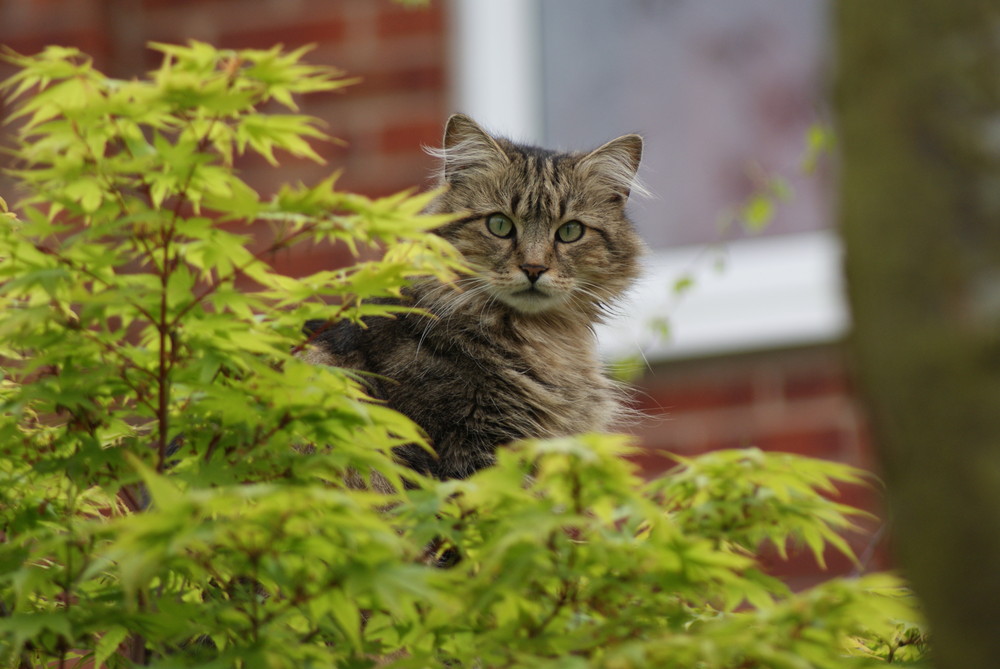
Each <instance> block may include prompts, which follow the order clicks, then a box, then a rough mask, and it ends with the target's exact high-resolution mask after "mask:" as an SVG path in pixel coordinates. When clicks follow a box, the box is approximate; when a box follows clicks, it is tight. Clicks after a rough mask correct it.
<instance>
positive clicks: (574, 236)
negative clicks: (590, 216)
mask: <svg viewBox="0 0 1000 669" xmlns="http://www.w3.org/2000/svg"><path fill="white" fill-rule="evenodd" d="M580 237H583V223H581V222H580V221H569V222H568V223H563V224H562V225H560V226H559V229H558V230H556V239H558V240H559V241H561V242H565V243H567V244H568V243H570V242H575V241H576V240H578V239H580Z"/></svg>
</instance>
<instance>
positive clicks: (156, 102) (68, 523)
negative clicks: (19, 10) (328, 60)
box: [0, 42, 925, 668]
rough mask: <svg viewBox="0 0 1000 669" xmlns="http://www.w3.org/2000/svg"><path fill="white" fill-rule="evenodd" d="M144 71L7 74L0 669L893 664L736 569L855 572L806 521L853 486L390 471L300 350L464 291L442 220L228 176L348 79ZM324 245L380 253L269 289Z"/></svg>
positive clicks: (335, 372)
mask: <svg viewBox="0 0 1000 669" xmlns="http://www.w3.org/2000/svg"><path fill="white" fill-rule="evenodd" d="M154 48H155V49H157V50H158V51H160V52H161V53H163V54H164V62H163V65H162V66H161V67H160V68H159V69H158V70H156V71H155V72H154V73H152V74H151V76H150V78H149V79H146V80H135V81H117V80H113V79H109V78H107V77H105V76H104V75H102V74H101V73H99V72H97V71H96V70H94V69H93V67H92V64H91V63H90V61H89V59H87V58H86V57H84V56H83V55H82V54H80V53H79V52H77V51H75V50H73V49H63V48H57V47H50V48H49V49H47V50H45V51H44V52H43V53H41V54H39V55H37V56H33V57H27V56H19V55H16V54H10V53H8V54H7V56H6V57H7V58H8V59H9V60H11V61H12V62H13V63H14V64H15V65H16V66H17V67H18V71H17V73H16V74H15V75H14V76H13V77H12V78H11V79H9V80H8V81H7V82H6V83H5V84H3V88H4V90H5V91H6V92H7V94H8V96H9V97H10V98H12V99H14V100H17V101H19V102H18V106H17V107H16V109H15V111H14V113H13V116H14V117H15V118H19V119H21V121H22V125H21V126H20V128H19V130H18V133H19V135H18V142H19V144H18V146H17V148H16V149H15V152H16V154H17V157H18V159H19V162H18V165H19V167H18V169H17V170H16V171H15V173H14V174H15V176H17V177H18V178H19V179H20V180H21V182H22V184H23V186H24V192H25V193H26V197H25V198H24V200H22V201H21V202H20V203H18V209H17V211H18V213H19V217H20V218H18V217H15V216H14V215H13V214H12V213H11V212H8V211H7V203H5V202H4V201H3V200H0V217H2V224H0V366H2V375H0V663H2V664H4V665H5V666H6V665H11V666H13V665H17V664H21V665H24V666H49V665H52V666H55V665H57V664H65V663H66V661H68V660H74V659H77V658H80V659H83V660H84V661H93V662H94V663H95V664H97V665H100V664H102V663H104V664H106V665H107V666H114V667H126V666H135V662H133V661H132V660H129V659H127V658H126V657H125V656H124V655H123V654H121V650H122V649H123V648H126V647H128V648H132V649H141V653H138V654H139V655H144V656H145V657H146V660H144V662H146V663H148V664H149V665H150V666H159V667H230V666H244V667H256V666H270V667H289V668H292V667H295V668H298V667H308V666H317V667H331V666H338V667H364V666H372V665H373V664H374V663H375V662H376V661H378V662H380V663H382V664H384V665H389V664H391V665H392V666H398V667H427V666H442V665H444V664H448V665H450V666H469V667H471V666H531V667H543V666H551V667H557V666H558V667H589V666H594V667H598V666H600V667H632V666H635V667H646V666H665V667H667V666H677V667H694V666H705V667H741V666H742V667H747V666H762V667H764V666H766V667H781V666H789V667H793V666H794V667H799V666H817V667H826V666H831V667H832V666H854V665H852V664H850V663H849V662H848V660H847V659H845V658H847V657H848V656H857V657H858V658H860V660H859V661H863V662H868V661H871V662H881V661H882V660H888V659H892V658H894V657H896V658H898V657H903V656H904V655H906V654H907V653H909V654H911V655H914V656H919V654H920V653H919V651H920V649H921V648H922V647H923V645H924V644H925V637H924V635H923V632H922V631H921V630H920V627H919V624H918V623H917V622H913V621H914V620H915V616H914V615H913V614H912V611H911V609H910V607H909V605H908V601H907V599H906V596H905V594H904V593H902V592H901V591H900V588H899V587H898V584H897V583H895V582H894V581H888V582H886V581H884V580H880V581H875V580H871V579H866V580H861V581H835V582H833V583H831V584H828V585H825V586H823V587H821V588H819V589H815V590H812V591H808V592H805V593H801V594H797V595H792V594H791V593H789V591H788V590H787V588H785V587H784V586H783V585H782V584H781V583H779V582H777V581H776V580H774V579H773V578H771V577H769V576H767V575H766V574H764V573H762V571H761V568H760V565H759V564H758V563H757V560H756V558H755V557H754V555H755V552H756V551H757V550H758V548H759V547H760V545H761V544H762V543H764V542H768V543H771V544H773V545H774V546H776V547H777V550H778V551H779V552H780V551H783V550H784V547H785V545H786V543H787V542H801V543H804V544H805V545H806V546H808V547H809V548H810V549H811V550H812V551H813V552H814V554H815V555H816V557H817V559H818V560H820V561H822V556H823V554H824V550H825V549H826V547H828V546H833V547H834V548H836V549H838V550H841V551H842V552H845V553H848V554H849V553H850V549H849V547H848V546H847V544H846V543H844V540H843V539H842V538H841V535H840V534H839V532H840V531H842V530H845V529H850V528H851V527H852V524H851V519H852V518H853V517H855V516H856V515H857V512H856V511H855V510H853V509H850V508H848V507H845V506H843V505H839V504H837V503H835V502H833V501H831V500H830V499H829V497H828V495H830V494H832V493H833V492H834V490H835V489H834V484H836V483H844V482H846V483H852V484H856V483H858V482H859V481H860V476H859V474H858V473H857V472H856V471H855V470H852V469H850V468H846V467H843V466H839V465H834V464H830V463H820V462H816V461H811V460H807V459H803V458H794V457H792V456H781V455H768V454H764V453H761V452H759V451H754V450H748V451H738V452H736V451H734V452H720V453H715V454H711V455H706V456H702V457H699V458H692V459H683V460H682V459H678V461H679V463H680V464H679V465H678V467H677V468H676V469H675V470H674V471H673V472H671V473H670V474H669V475H668V476H666V477H665V478H663V479H660V480H656V481H652V482H645V481H643V480H642V479H640V478H639V476H638V474H637V472H636V470H635V468H634V467H633V466H632V465H630V464H629V463H628V461H627V459H626V458H627V456H629V455H631V454H632V453H633V452H634V451H633V447H632V446H631V444H630V442H629V440H628V439H627V438H625V437H620V436H610V435H582V436H579V437H574V438H564V439H557V440H549V441H531V442H526V443H520V444H513V445H511V446H510V447H508V448H505V449H502V450H501V452H500V454H499V456H498V463H497V465H496V466H495V467H493V468H490V469H487V470H484V471H481V472H479V473H478V474H476V475H475V476H473V477H471V478H469V479H468V480H463V481H448V482H435V481H428V480H425V479H424V478H423V477H421V476H420V475H418V474H416V473H414V472H412V471H410V470H407V469H405V468H403V467H402V466H400V465H399V464H398V463H396V462H395V461H394V460H393V459H392V449H393V448H394V447H397V446H401V445H404V444H420V445H424V446H427V444H426V443H425V437H424V435H423V433H422V431H421V430H420V428H419V427H417V426H416V425H414V424H413V423H412V422H411V421H409V420H408V419H407V418H405V417H404V416H402V415H400V414H397V413H395V412H393V411H391V410H389V409H388V408H386V407H385V406H382V405H380V404H378V403H374V402H372V401H371V400H369V399H368V398H367V396H366V394H365V391H364V385H363V383H362V382H361V381H360V380H359V379H358V377H357V375H356V374H354V373H352V372H349V371H345V370H339V369H330V368H325V367H316V366H313V365H308V364H306V363H304V362H303V361H302V360H300V359H299V358H297V357H296V356H295V355H294V352H295V351H297V350H301V349H302V347H303V346H304V345H306V340H305V337H304V335H302V334H301V332H300V328H301V326H302V324H303V323H304V321H306V320H307V319H309V318H323V319H327V320H329V321H331V322H335V321H337V320H339V319H351V320H354V321H360V320H361V318H362V317H369V316H376V315H390V314H391V313H393V312H394V311H398V310H399V309H400V307H394V306H392V305H384V304H378V303H372V302H369V301H366V300H367V299H368V298H372V297H385V296H392V295H398V294H399V293H400V291H401V290H402V289H403V288H404V287H405V286H406V285H407V284H409V283H410V282H412V281H420V280H425V278H426V277H428V276H433V277H436V278H437V279H439V280H442V281H448V280H451V279H452V278H454V277H455V275H456V273H457V272H460V271H463V270H464V268H463V266H462V263H461V258H460V256H459V255H458V254H457V252H456V251H455V249H453V248H452V247H450V246H449V245H448V244H447V243H446V242H444V241H443V240H442V239H441V238H440V237H438V236H436V235H434V234H433V230H434V228H435V227H437V226H439V225H441V224H443V223H446V222H447V221H448V220H450V219H449V217H445V216H437V215H433V216H432V215H425V214H423V213H422V212H423V210H424V209H425V208H426V207H427V205H428V204H429V203H430V201H431V199H432V198H433V197H434V196H435V195H436V193H433V192H431V193H425V194H415V193H414V192H411V191H406V192H403V193H398V194H395V195H391V196H388V197H383V198H378V199H371V198H367V197H364V196H361V195H356V194H352V193H346V192H343V191H339V190H337V187H336V183H337V180H336V176H337V175H336V174H333V175H331V176H330V177H329V178H328V179H326V180H324V181H322V182H321V183H319V184H316V185H296V186H287V187H284V188H282V189H281V190H280V191H279V192H278V194H277V195H275V196H274V197H272V198H270V199H266V198H262V197H261V196H260V195H258V194H257V193H256V192H254V191H253V190H252V189H251V188H250V187H249V186H248V185H247V184H246V183H244V182H243V181H241V180H240V179H239V177H238V176H236V175H235V173H234V172H233V169H232V163H233V160H234V157H235V156H236V155H239V154H240V153H243V152H253V153H257V154H259V155H261V156H263V157H264V158H265V159H266V160H268V161H269V162H271V163H272V164H274V163H277V162H278V161H280V160H282V159H284V158H285V157H286V156H292V157H297V158H305V159H310V160H314V161H320V162H321V161H322V155H323V152H322V150H319V149H317V148H316V142H324V141H327V140H328V138H327V137H326V136H325V135H324V134H323V133H322V132H321V131H320V130H318V127H319V124H318V122H317V121H316V120H315V119H312V118H309V117H306V116H302V115H300V114H298V113H292V114H270V115H266V114H263V113H262V112H261V111H260V109H261V107H262V106H263V105H265V104H267V103H268V102H270V101H274V102H277V103H279V104H280V105H283V106H284V107H285V108H287V109H290V110H291V111H292V112H296V111H297V110H296V103H295V97H294V96H296V95H299V94H304V93H315V92H324V91H331V90H334V89H336V88H339V87H342V86H345V85H347V83H349V82H348V80H346V79H344V78H342V76H341V75H340V73H339V72H337V71H335V70H332V69H330V68H323V67H315V66H310V65H306V64H303V63H302V62H301V57H302V56H303V55H304V53H305V50H304V49H300V50H297V51H292V52H284V51H282V50H281V49H280V48H277V47H276V48H274V49H269V50H263V51H261V50H248V51H239V52H234V51H222V50H217V49H215V48H213V47H211V46H209V45H206V44H201V43H197V42H192V43H190V44H188V45H186V46H178V45H165V44H158V45H154ZM251 224H256V227H255V228H253V229H252V230H251V231H247V230H246V229H241V228H240V226H247V225H251ZM251 232H252V233H253V234H251ZM254 237H256V239H254ZM331 243H342V244H345V245H346V246H347V248H349V249H350V250H352V251H354V252H360V250H361V249H362V248H379V249H382V250H383V251H384V253H383V256H382V258H381V260H379V261H367V262H359V263H356V264H355V265H353V266H352V267H348V268H345V269H342V270H335V271H334V270H331V271H324V272H319V273H317V274H314V275H312V276H307V277H303V278H292V277H286V276H280V275H277V274H275V273H274V272H273V270H272V269H271V268H270V266H269V265H268V263H267V259H268V258H269V257H270V256H271V255H272V254H273V253H274V252H276V251H279V250H283V249H287V248H289V247H292V246H295V245H297V244H331ZM248 284H252V285H253V286H254V287H253V288H252V289H244V288H243V287H242V286H246V285H248ZM686 288H687V283H685V282H682V283H679V284H678V286H677V289H678V291H681V290H684V289H686ZM373 482H374V483H373ZM365 486H367V487H365ZM375 489H377V490H379V491H382V492H374V490H375ZM438 560H442V561H445V562H448V563H449V564H451V566H450V567H449V568H438V567H436V566H435V563H436V562H437V561H438ZM841 661H842V662H841ZM836 662H841V663H840V664H836ZM857 666H862V665H860V664H858V665H857Z"/></svg>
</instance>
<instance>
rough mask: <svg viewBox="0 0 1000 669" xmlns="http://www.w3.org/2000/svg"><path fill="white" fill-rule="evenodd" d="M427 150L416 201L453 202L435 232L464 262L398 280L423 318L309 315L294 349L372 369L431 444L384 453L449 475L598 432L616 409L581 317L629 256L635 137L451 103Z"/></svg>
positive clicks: (443, 207) (636, 248)
mask: <svg viewBox="0 0 1000 669" xmlns="http://www.w3.org/2000/svg"><path fill="white" fill-rule="evenodd" d="M435 153H436V154H437V155H438V156H439V157H440V158H441V161H442V170H441V180H442V183H443V185H446V186H447V189H446V190H445V191H444V192H443V193H442V194H441V195H440V196H439V197H438V198H437V199H436V200H435V201H434V203H433V204H432V205H431V207H430V211H432V212H455V213H459V212H461V213H462V214H463V215H462V218H461V219H460V220H458V221H455V222H453V223H449V224H447V225H444V226H443V227H441V228H440V229H438V230H437V233H438V234H440V235H441V236H442V237H444V238H445V239H447V240H448V241H450V242H451V243H452V244H453V245H454V246H455V247H456V248H457V249H458V250H459V251H460V252H461V253H462V254H463V256H464V257H465V260H466V261H467V263H468V265H469V266H470V267H471V268H473V270H474V273H473V274H470V275H467V276H463V277H461V278H459V279H458V280H457V281H455V282H454V283H453V284H450V285H443V284H441V283H439V282H437V281H432V280H425V281H423V282H418V283H416V284H415V285H413V286H411V287H410V288H408V289H407V291H406V292H405V294H404V299H403V302H404V303H407V304H412V305H414V306H417V307H419V308H421V309H423V310H424V311H426V312H429V313H430V314H432V315H433V316H431V317H427V316H424V315H414V314H405V315H400V316H398V317H396V318H371V319H368V320H367V321H366V323H365V324H366V325H367V327H366V328H361V327H358V326H357V325H354V324H351V323H348V322H340V323H337V324H335V325H333V326H329V327H328V326H327V325H326V324H325V323H324V322H322V321H311V322H310V323H309V324H307V326H306V331H307V332H311V333H312V340H311V342H310V343H311V348H310V349H309V350H308V351H307V353H306V354H305V358H306V359H307V360H309V361H312V362H315V363H320V364H328V365H337V366H341V367H349V368H353V369H357V370H361V371H364V372H370V373H372V374H371V375H370V376H369V377H368V379H369V381H368V383H369V392H370V393H371V395H372V396H373V397H374V398H377V399H379V400H384V401H385V402H386V403H387V404H388V405H389V406H390V407H393V408H395V409H396V410H398V411H400V412H402V413H404V414H406V415H407V416H409V417H410V418H411V419H412V420H413V421H415V422H416V423H417V424H418V425H420V426H421V427H422V428H423V429H424V430H425V431H426V433H427V435H428V436H429V438H430V441H431V444H432V445H433V447H434V450H435V451H436V457H435V456H434V455H432V454H429V453H427V452H426V451H425V450H423V449H421V448H418V447H416V446H410V447H401V448H398V449H397V452H396V455H397V457H399V458H400V459H401V460H402V461H403V462H404V463H405V464H406V465H408V466H409V467H411V468H413V469H415V470H418V471H421V472H424V473H427V474H430V475H432V476H435V477H437V478H442V479H445V478H463V477H466V476H468V475H470V474H472V473H473V472H475V471H476V470H478V469H481V468H483V467H487V466H489V465H490V464H491V463H492V462H493V460H494V453H495V452H496V449H497V448H498V447H501V446H503V445H504V444H507V443H509V442H511V441H513V440H516V439H520V438H527V437H552V436H561V435H569V434H577V433H580V432H587V431H601V430H605V429H607V428H608V427H609V426H610V425H611V423H612V421H613V420H614V419H615V417H616V414H618V413H619V411H620V401H619V398H618V394H619V393H618V391H617V390H616V387H615V385H614V383H613V382H612V381H610V380H609V379H607V378H606V377H605V376H604V375H603V373H602V370H601V364H600V361H599V360H598V356H597V351H596V346H595V344H596V342H595V336H594V332H593V326H594V324H595V323H597V322H599V321H600V320H601V317H602V314H603V313H604V312H605V311H606V310H607V308H608V306H609V305H611V304H612V303H613V302H615V300H617V299H618V298H619V297H620V296H621V295H622V293H623V292H624V291H625V290H626V289H627V288H628V287H629V285H630V284H631V283H632V281H633V280H634V279H635V277H636V275H637V273H638V270H639V264H638V257H639V255H640V253H641V252H642V249H643V244H642V242H641V241H640V239H639V237H638V235H637V234H636V233H635V231H634V229H633V227H632V224H631V223H630V222H629V220H628V219H627V218H626V216H625V202H626V200H627V199H628V196H629V194H630V192H631V190H632V189H633V188H634V187H635V173H636V170H637V169H638V166H639V158H640V156H641V153H642V139H641V138H640V137H639V136H638V135H625V136H623V137H619V138H618V139H615V140H613V141H610V142H608V143H607V144H605V145H603V146H601V147H600V148H598V149H595V150H594V151H591V152H589V153H556V152H552V151H547V150H544V149H539V148H535V147H530V146H522V145H519V144H515V143H513V142H510V141H507V140H505V139H502V138H500V137H493V136H491V135H489V134H487V133H486V132H485V131H484V130H483V129H482V128H480V127H479V126H478V125H476V123H475V122H474V121H473V120H472V119H470V118H468V117H467V116H462V115H455V116H452V117H451V118H450V119H449V120H448V125H447V129H446V131H445V135H444V146H443V148H442V149H440V150H437V151H435Z"/></svg>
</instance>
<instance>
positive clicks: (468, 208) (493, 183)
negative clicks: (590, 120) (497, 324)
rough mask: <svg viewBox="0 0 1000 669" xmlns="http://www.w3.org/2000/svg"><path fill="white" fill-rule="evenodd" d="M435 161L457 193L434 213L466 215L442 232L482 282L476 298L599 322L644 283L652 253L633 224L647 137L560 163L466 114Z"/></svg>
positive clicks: (565, 156) (456, 120) (455, 121)
mask: <svg viewBox="0 0 1000 669" xmlns="http://www.w3.org/2000/svg"><path fill="white" fill-rule="evenodd" d="M434 153H435V154H436V155H438V156H439V157H440V158H441V160H442V168H441V179H442V182H443V185H445V186H446V187H447V188H446V190H445V191H444V193H443V194H442V195H441V196H439V197H438V199H437V200H436V201H435V203H434V205H433V207H432V208H433V210H434V211H437V212H456V213H457V212H462V213H464V214H465V215H464V216H463V217H462V218H461V219H460V220H458V221H456V222H454V223H450V224H448V225H445V226H443V227H442V228H440V229H439V230H438V232H439V234H441V236H443V237H445V238H446V239H448V240H449V241H450V242H451V243H452V244H453V245H454V246H455V247H456V248H457V249H458V250H459V251H460V252H461V253H462V254H463V255H464V256H465V259H466V261H467V262H468V263H469V265H470V266H471V267H473V268H474V269H475V270H476V272H477V274H476V277H475V279H474V280H473V281H474V282H475V284H474V287H472V288H467V292H472V291H474V292H475V294H476V295H477V296H479V297H480V298H481V299H482V300H485V301H486V302H489V303H494V304H495V303H499V304H502V305H505V307H506V308H508V309H510V310H513V311H514V312H517V313H520V314H531V315H534V314H539V315H541V314H545V315H555V314H565V315H577V316H579V317H586V318H588V319H589V320H597V319H598V318H599V316H600V313H601V312H602V311H603V310H604V309H606V307H607V306H608V305H610V304H611V303H613V302H614V301H615V300H616V299H617V298H619V297H620V296H621V295H622V293H624V291H625V290H626V289H627V288H628V287H629V286H630V285H631V283H632V282H633V280H634V279H635V278H636V276H637V275H638V272H639V260H638V259H639V256H640V255H641V253H642V251H643V248H644V246H643V243H642V241H641V240H640V239H639V236H638V235H637V234H636V232H635V230H634V228H633V226H632V224H631V223H630V222H629V220H628V219H627V218H626V216H625V203H626V200H627V199H628V197H629V195H630V193H632V192H633V191H634V190H635V189H636V188H637V187H638V186H637V185H636V179H635V175H636V170H637V169H638V167H639V159H640V156H641V154H642V138H641V137H639V136H638V135H624V136H622V137H619V138H618V139H615V140H612V141H610V142H608V143H607V144H604V145H603V146H601V147H599V148H597V149H595V150H593V151H591V152H589V153H557V152H553V151H547V150H544V149H539V148H535V147H530V146H522V145H519V144H515V143H513V142H510V141H508V140H505V139H503V138H500V137H493V136H491V135H489V134H488V133H486V132H485V131H484V130H483V129H482V128H480V127H479V126H478V125H477V124H476V123H475V122H474V121H473V120H472V119H470V118H469V117H467V116H463V115H460V114H457V115H455V116H452V117H451V118H450V119H449V120H448V126H447V129H446V130H445V135H444V145H443V148H442V149H441V150H440V151H435V152H434Z"/></svg>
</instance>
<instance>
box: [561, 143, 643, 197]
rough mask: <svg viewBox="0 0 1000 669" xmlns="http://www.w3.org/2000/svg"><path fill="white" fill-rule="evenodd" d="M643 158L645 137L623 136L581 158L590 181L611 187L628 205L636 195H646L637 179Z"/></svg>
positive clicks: (582, 167)
mask: <svg viewBox="0 0 1000 669" xmlns="http://www.w3.org/2000/svg"><path fill="white" fill-rule="evenodd" d="M641 159H642V137H640V136H639V135H622V136H621V137H619V138H618V139H613V140H611V141H610V142H608V143H607V144H605V145H604V146H601V147H598V148H596V149H594V150H593V151H591V152H590V153H588V154H587V155H585V156H584V157H583V158H581V159H580V162H579V163H578V166H579V169H580V170H581V171H582V172H583V174H584V176H585V177H586V178H588V179H596V180H597V181H599V182H601V183H603V184H604V185H605V186H607V187H608V188H610V189H611V190H612V191H613V192H614V193H615V194H616V195H617V196H619V197H620V198H621V201H622V202H623V203H624V201H625V200H627V199H628V197H629V195H630V194H631V193H632V192H637V193H640V194H646V189H645V188H643V186H642V185H641V184H640V183H639V181H638V180H637V178H636V172H638V171H639V161H640V160H641Z"/></svg>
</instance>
